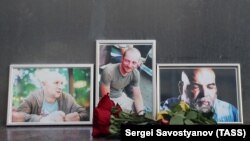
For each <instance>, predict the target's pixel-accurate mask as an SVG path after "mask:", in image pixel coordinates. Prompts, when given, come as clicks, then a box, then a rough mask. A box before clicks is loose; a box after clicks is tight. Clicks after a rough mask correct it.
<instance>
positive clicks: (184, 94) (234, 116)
mask: <svg viewBox="0 0 250 141" xmlns="http://www.w3.org/2000/svg"><path fill="white" fill-rule="evenodd" d="M178 87H179V92H180V96H179V97H178V98H170V99H167V100H166V101H165V103H164V104H163V105H162V106H161V110H166V109H168V108H170V107H172V106H173V105H175V104H176V103H178V102H179V101H180V100H183V101H185V102H187V103H188V104H190V106H191V107H192V108H196V109H197V110H199V111H202V112H209V111H211V110H212V109H213V110H214V116H213V118H214V119H215V120H216V121H217V122H238V121H239V115H238V109H237V108H235V107H234V106H233V105H232V104H230V103H228V102H225V101H222V100H219V99H217V86H216V76H215V72H214V71H213V69H211V68H196V69H187V70H184V71H183V72H182V74H181V81H180V82H179V86H178Z"/></svg>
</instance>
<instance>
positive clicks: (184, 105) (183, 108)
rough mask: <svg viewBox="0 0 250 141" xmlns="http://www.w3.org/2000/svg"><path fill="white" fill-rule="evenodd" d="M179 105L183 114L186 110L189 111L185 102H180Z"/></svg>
mask: <svg viewBox="0 0 250 141" xmlns="http://www.w3.org/2000/svg"><path fill="white" fill-rule="evenodd" d="M179 105H180V107H181V110H182V111H183V112H186V111H187V110H189V109H190V107H189V105H188V104H187V103H186V102H184V101H180V103H179Z"/></svg>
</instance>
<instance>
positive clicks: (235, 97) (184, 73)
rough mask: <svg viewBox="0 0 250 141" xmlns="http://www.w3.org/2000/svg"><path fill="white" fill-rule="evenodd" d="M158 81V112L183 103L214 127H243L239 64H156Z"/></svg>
mask: <svg viewBox="0 0 250 141" xmlns="http://www.w3.org/2000/svg"><path fill="white" fill-rule="evenodd" d="M157 78H158V79H157V96H158V98H157V111H162V110H166V109H169V108H171V106H173V105H175V104H176V103H177V102H179V101H180V100H183V101H185V102H187V103H188V104H189V105H190V107H193V108H196V109H198V110H201V111H204V112H205V111H206V110H214V115H213V118H214V119H215V120H216V121H217V123H222V124H224V123H230V124H242V123H243V113H242V112H243V110H242V96H241V75H240V64H157Z"/></svg>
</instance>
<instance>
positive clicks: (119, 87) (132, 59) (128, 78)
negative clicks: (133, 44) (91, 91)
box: [100, 48, 144, 114]
mask: <svg viewBox="0 0 250 141" xmlns="http://www.w3.org/2000/svg"><path fill="white" fill-rule="evenodd" d="M140 59H141V53H140V52H139V50H138V49H136V48H129V49H127V50H126V51H125V52H124V53H123V56H122V60H121V63H117V64H109V65H107V66H106V67H105V69H104V70H103V72H102V75H101V81H100V92H101V95H102V96H104V95H106V94H110V99H111V100H113V101H114V102H115V103H118V104H119V105H120V106H121V108H122V109H123V110H125V111H132V112H136V113H138V114H143V113H144V108H143V107H144V106H143V100H142V95H141V90H140V86H139V84H140V73H139V71H138V70H137V68H138V67H139V65H140ZM128 85H130V86H131V91H132V94H133V99H131V98H130V97H128V96H127V94H126V93H125V92H124V88H125V87H126V86H128Z"/></svg>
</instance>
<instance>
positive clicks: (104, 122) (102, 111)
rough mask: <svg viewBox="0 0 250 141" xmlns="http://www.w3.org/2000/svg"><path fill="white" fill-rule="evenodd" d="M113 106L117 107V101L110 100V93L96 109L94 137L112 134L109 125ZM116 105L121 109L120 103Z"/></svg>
mask: <svg viewBox="0 0 250 141" xmlns="http://www.w3.org/2000/svg"><path fill="white" fill-rule="evenodd" d="M112 107H115V103H114V102H113V101H112V100H110V98H109V95H108V94H107V95H105V96H103V97H102V98H101V100H100V101H99V103H98V106H97V107H96V108H95V109H94V118H93V130H92V136H93V137H100V136H107V135H109V134H110V131H109V127H110V117H111V110H112ZM116 107H117V108H119V109H121V107H120V106H119V105H117V106H116Z"/></svg>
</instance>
